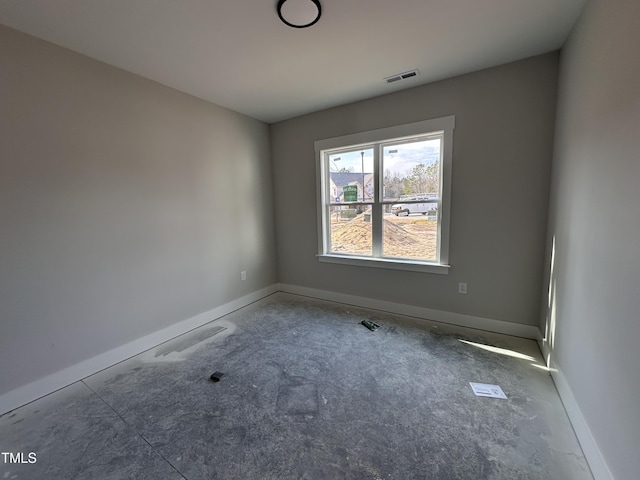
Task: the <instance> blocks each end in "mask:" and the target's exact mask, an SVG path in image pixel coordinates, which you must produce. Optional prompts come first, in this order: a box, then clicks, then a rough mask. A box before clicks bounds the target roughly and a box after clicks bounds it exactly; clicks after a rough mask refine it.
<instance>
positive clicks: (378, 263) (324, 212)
mask: <svg viewBox="0 0 640 480" xmlns="http://www.w3.org/2000/svg"><path fill="white" fill-rule="evenodd" d="M454 129H455V116H454V115H450V116H446V117H440V118H434V119H430V120H424V121H422V122H416V123H410V124H405V125H397V126H393V127H388V128H381V129H378V130H371V131H368V132H361V133H355V134H352V135H344V136H341V137H334V138H327V139H324V140H318V141H316V142H314V148H315V152H316V180H317V185H316V187H317V208H318V211H317V214H318V260H319V261H321V262H327V263H338V264H344V265H356V266H364V267H376V268H387V269H393V270H409V271H417V272H426V273H439V274H447V273H448V272H449V267H450V265H449V223H450V213H451V168H452V158H453V131H454ZM438 133H441V134H442V143H441V162H442V163H441V176H440V182H441V184H440V198H439V200H438V244H437V248H436V250H437V251H436V260H434V261H425V260H417V259H406V258H399V259H396V258H389V257H381V256H379V255H380V253H379V252H381V243H382V205H383V202H382V201H381V195H380V178H381V175H380V170H381V162H382V160H381V158H380V153H379V152H380V148H378V147H380V146H381V145H382V144H386V143H389V142H397V141H402V140H409V139H410V138H411V137H412V136H422V135H429V134H438ZM372 146H374V147H376V148H374V191H375V192H376V195H375V197H376V198H375V199H374V202H373V203H372V207H373V208H372V243H373V246H372V249H373V252H372V253H373V255H372V256H358V255H352V254H338V253H331V252H330V251H329V248H330V235H331V230H330V228H329V227H330V225H329V223H328V222H330V218H328V216H329V214H328V211H329V209H328V208H326V207H327V206H328V205H329V204H330V199H329V198H328V196H329V168H328V162H326V161H325V152H327V151H331V153H335V151H336V150H339V149H341V150H349V149H355V148H357V149H360V148H365V147H366V148H371V147H372ZM325 185H326V187H325ZM365 203H369V202H365Z"/></svg>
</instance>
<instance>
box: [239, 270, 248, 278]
mask: <svg viewBox="0 0 640 480" xmlns="http://www.w3.org/2000/svg"><path fill="white" fill-rule="evenodd" d="M246 279H247V272H245V271H244V270H243V271H241V272H240V280H246Z"/></svg>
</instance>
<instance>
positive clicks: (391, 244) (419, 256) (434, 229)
mask: <svg viewBox="0 0 640 480" xmlns="http://www.w3.org/2000/svg"><path fill="white" fill-rule="evenodd" d="M437 243H438V221H437V214H436V213H435V212H429V213H425V214H424V215H423V214H412V215H407V216H404V217H403V216H396V215H394V214H392V213H385V215H384V222H383V226H382V248H383V256H385V257H393V258H411V259H416V260H426V261H435V260H436V249H437Z"/></svg>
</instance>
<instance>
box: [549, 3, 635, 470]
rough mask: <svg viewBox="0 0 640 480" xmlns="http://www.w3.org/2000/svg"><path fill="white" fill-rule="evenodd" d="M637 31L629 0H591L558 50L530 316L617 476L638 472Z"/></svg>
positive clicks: (633, 11) (554, 365) (553, 362)
mask: <svg viewBox="0 0 640 480" xmlns="http://www.w3.org/2000/svg"><path fill="white" fill-rule="evenodd" d="M638 32H640V3H638V2H637V1H636V0H616V1H611V0H607V1H604V0H602V1H592V2H590V3H589V4H588V6H587V8H586V10H585V11H584V12H583V14H582V16H581V18H580V20H579V22H578V24H577V26H576V27H575V29H574V31H573V33H572V35H571V37H570V39H569V41H568V43H567V45H566V47H565V48H564V49H563V51H562V57H561V73H560V83H559V97H558V98H559V101H558V116H557V130H556V145H555V152H554V159H553V170H552V172H553V177H552V178H553V182H552V195H551V202H550V214H549V231H548V243H549V253H548V255H547V264H548V265H550V264H551V258H552V256H551V251H552V245H553V243H554V239H555V254H554V255H553V259H554V260H553V263H554V265H553V275H552V278H551V287H552V288H551V291H552V295H551V303H550V305H548V307H549V308H548V309H545V310H544V311H543V317H544V318H543V324H542V329H543V332H547V338H546V346H547V347H548V348H549V349H550V356H551V363H552V366H553V367H554V368H557V369H558V370H559V374H560V375H562V376H563V377H564V379H565V380H566V382H567V384H568V385H569V387H570V389H571V391H572V392H573V395H574V396H575V399H576V401H577V404H578V406H579V409H580V411H581V412H582V415H583V416H584V418H585V420H586V423H587V424H588V427H589V429H590V430H591V433H592V435H593V437H594V438H595V441H596V443H597V444H598V447H599V449H600V451H601V452H602V454H603V456H604V459H605V461H606V463H607V464H608V465H609V468H610V470H611V473H612V474H613V476H614V478H616V479H619V480H627V479H635V478H638V475H639V473H638V472H640V456H639V455H638V448H639V447H640V409H639V407H638V406H639V405H640V403H639V399H640V347H639V346H638V342H639V341H640V250H639V247H640V220H639V213H638V212H639V211H640V208H639V207H640V185H639V183H640V55H638V45H639V44H640V36H639V33H638ZM544 289H545V303H548V299H549V296H548V295H546V292H547V291H548V282H545V284H544Z"/></svg>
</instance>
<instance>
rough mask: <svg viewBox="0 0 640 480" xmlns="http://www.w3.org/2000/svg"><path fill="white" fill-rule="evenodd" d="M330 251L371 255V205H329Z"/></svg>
mask: <svg viewBox="0 0 640 480" xmlns="http://www.w3.org/2000/svg"><path fill="white" fill-rule="evenodd" d="M330 216H331V253H341V254H351V255H365V256H371V253H372V235H371V207H370V206H368V205H353V206H349V207H346V206H340V207H331V214H330Z"/></svg>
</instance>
